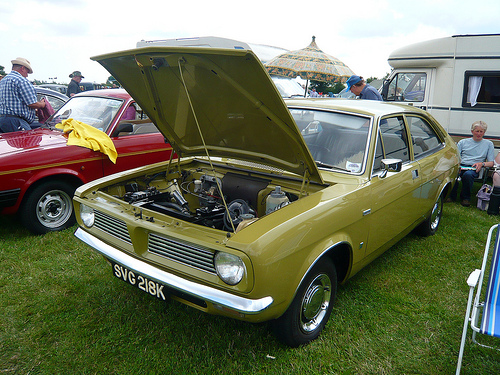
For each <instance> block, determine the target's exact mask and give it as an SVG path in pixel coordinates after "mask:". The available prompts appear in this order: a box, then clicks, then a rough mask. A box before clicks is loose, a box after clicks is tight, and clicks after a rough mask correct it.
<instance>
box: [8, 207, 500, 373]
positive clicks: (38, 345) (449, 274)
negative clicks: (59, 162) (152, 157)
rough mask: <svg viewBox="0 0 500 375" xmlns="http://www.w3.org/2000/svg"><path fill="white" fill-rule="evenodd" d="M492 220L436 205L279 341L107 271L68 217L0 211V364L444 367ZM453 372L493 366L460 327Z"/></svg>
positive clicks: (180, 369) (31, 369)
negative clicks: (295, 343) (43, 229)
mask: <svg viewBox="0 0 500 375" xmlns="http://www.w3.org/2000/svg"><path fill="white" fill-rule="evenodd" d="M497 220H498V218H497V217H490V216H488V215H487V214H486V213H485V212H481V211H479V210H477V209H476V208H474V207H470V208H464V207H461V206H460V205H459V204H446V205H445V212H444V217H443V221H442V223H441V227H440V228H439V231H438V233H437V234H436V235H435V236H432V237H428V238H420V237H417V236H415V235H413V234H410V235H409V236H407V237H406V238H405V239H404V240H402V241H401V242H399V243H398V244H397V245H396V246H394V247H392V248H391V249H390V250H389V251H387V252H386V253H385V254H383V255H382V256H381V257H380V258H378V259H377V260H376V261H375V262H373V263H372V264H371V265H369V266H368V267H367V268H365V269H364V270H362V271H361V272H360V273H359V274H357V275H356V276H355V277H354V278H352V279H351V280H349V281H348V282H347V283H346V284H344V285H342V286H340V288H339V291H338V296H337V301H336V304H335V307H334V310H333V313H332V316H331V318H330V321H329V323H328V324H327V326H326V328H325V330H324V331H323V333H322V335H321V336H320V338H319V339H318V340H316V341H314V342H312V343H311V344H310V345H307V346H304V347H300V348H298V349H290V348H287V347H285V346H283V345H282V344H280V343H279V342H277V341H276V339H275V338H274V336H273V335H272V334H271V333H270V329H269V326H268V324H267V323H264V324H258V325H253V324H249V323H244V322H239V321H235V320H231V319H227V318H221V317H216V316H210V315H207V314H204V313H202V312H199V311H197V310H195V309H192V308H189V307H186V306H184V305H181V304H179V303H177V302H175V301H172V302H170V303H164V302H161V301H159V300H157V299H155V298H152V297H150V296H148V295H146V294H144V293H142V292H140V291H139V290H138V289H134V288H133V287H131V286H129V285H127V284H125V283H123V282H121V281H119V280H118V279H116V278H114V277H113V276H112V274H111V267H110V266H109V265H108V264H107V263H106V262H105V261H104V259H103V258H102V257H101V256H99V255H97V254H96V253H95V252H94V251H92V250H91V249H90V248H88V247H87V246H86V245H84V244H83V243H81V242H79V241H78V240H77V239H76V238H75V237H74V236H73V231H74V229H75V228H73V229H69V230H66V231H63V232H59V233H50V234H47V235H45V236H33V235H31V234H29V233H28V232H27V231H26V230H24V229H22V228H21V227H20V225H19V223H17V222H16V221H14V220H12V218H10V217H0V374H157V373H171V374H212V373H221V374H237V373H238V374H301V375H302V374H452V373H454V371H455V366H456V361H457V357H458V349H459V345H460V336H461V331H462V324H463V318H464V314H465V307H466V306H465V305H466V302H467V295H468V287H467V285H466V279H467V277H468V275H469V273H470V272H471V271H472V270H473V269H475V268H478V267H480V263H481V257H482V253H483V247H484V243H485V239H486V235H487V231H488V228H489V227H490V226H491V225H492V224H494V223H495V222H497ZM388 230H390V228H388ZM463 373H466V374H487V373H489V374H495V373H496V374H498V373H500V356H499V354H498V353H497V352H495V351H492V350H488V349H483V348H480V347H477V346H473V345H471V344H470V334H469V338H468V343H467V345H466V349H465V355H464V363H463Z"/></svg>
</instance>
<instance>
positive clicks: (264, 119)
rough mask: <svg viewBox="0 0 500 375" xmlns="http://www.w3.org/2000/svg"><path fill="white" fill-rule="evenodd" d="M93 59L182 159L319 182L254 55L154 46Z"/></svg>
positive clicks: (315, 169) (232, 51)
mask: <svg viewBox="0 0 500 375" xmlns="http://www.w3.org/2000/svg"><path fill="white" fill-rule="evenodd" d="M92 59H93V60H95V61H98V62H99V63H100V64H102V65H103V66H104V68H106V69H107V70H108V71H109V72H110V73H111V75H112V76H113V77H114V78H116V79H117V80H118V81H119V82H120V83H121V84H122V85H123V87H124V88H125V89H126V90H127V91H128V92H129V94H130V95H131V96H132V97H133V98H134V99H135V100H136V101H137V102H138V103H139V105H140V106H141V108H142V109H143V110H144V111H145V112H146V113H147V114H148V116H149V117H150V118H151V119H152V120H153V121H154V122H155V123H156V125H157V126H158V128H159V129H160V130H161V132H162V133H163V134H164V135H165V136H166V137H167V138H168V140H169V142H170V143H171V145H172V146H173V147H174V149H175V150H176V151H177V152H178V154H179V155H180V156H207V152H208V154H209V155H210V156H217V157H227V158H234V159H241V160H246V161H251V162H257V163H262V164H266V165H271V166H274V167H277V168H280V169H283V170H286V171H289V172H293V173H296V174H298V175H301V176H304V175H305V176H306V177H307V178H308V179H310V180H313V181H316V182H322V179H321V176H320V174H319V171H318V169H317V167H316V165H315V163H314V160H313V159H312V157H311V154H310V153H309V150H308V149H307V146H306V144H305V142H304V140H303V138H302V136H301V134H300V131H299V129H298V128H297V125H296V124H295V122H294V120H293V118H292V116H291V114H290V112H289V111H288V109H287V107H286V105H285V103H284V102H283V99H282V98H281V96H280V94H279V92H278V90H277V89H276V87H275V86H274V84H273V82H272V80H271V78H270V77H269V75H268V74H267V72H266V70H265V68H264V66H263V65H262V63H261V62H260V61H259V59H258V58H257V57H256V56H255V54H254V53H253V52H252V51H249V50H246V49H243V50H242V49H222V48H206V47H205V48H204V47H157V46H154V47H144V48H137V49H132V50H127V51H122V52H116V53H111V54H106V55H100V56H95V57H92ZM205 147H206V149H205Z"/></svg>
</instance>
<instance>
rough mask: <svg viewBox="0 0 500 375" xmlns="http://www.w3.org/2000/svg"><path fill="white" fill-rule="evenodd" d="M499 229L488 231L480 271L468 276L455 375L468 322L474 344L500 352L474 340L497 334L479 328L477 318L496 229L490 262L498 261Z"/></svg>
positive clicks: (494, 226) (462, 350)
mask: <svg viewBox="0 0 500 375" xmlns="http://www.w3.org/2000/svg"><path fill="white" fill-rule="evenodd" d="M499 227H500V224H495V225H493V226H492V227H491V228H490V230H489V231H488V238H487V240H486V246H485V249H484V255H483V263H482V265H481V269H480V270H478V269H476V270H474V271H473V272H472V273H471V274H470V275H469V278H468V279H467V285H469V288H470V289H469V298H468V301H467V311H466V313H465V319H464V327H463V331H462V340H461V343H460V352H459V355H458V363H457V371H456V375H459V374H460V369H461V366H462V359H463V353H464V347H465V340H466V338H467V326H468V324H469V322H470V325H471V329H472V331H473V332H472V341H473V342H474V343H475V344H477V345H480V346H483V347H486V348H490V349H495V350H499V351H500V349H499V348H496V347H493V346H490V345H486V344H483V343H480V342H478V341H477V339H476V334H477V333H481V334H486V335H490V336H497V335H498V332H497V333H496V334H492V333H490V332H488V330H487V329H485V328H484V327H482V326H481V325H482V323H481V324H478V322H479V317H480V316H482V313H483V309H484V306H485V302H484V301H481V289H482V286H483V280H484V274H485V271H486V266H487V264H488V259H489V255H490V252H491V248H490V245H491V237H492V234H493V231H494V230H495V229H497V233H496V239H495V245H494V247H493V252H492V253H493V256H492V260H491V261H492V262H494V261H498V255H499V254H497V253H498V252H500V238H499V230H498V228H499ZM490 272H491V271H490ZM491 276H492V275H490V274H488V277H491ZM497 276H498V275H497ZM476 287H477V288H476ZM475 289H476V291H475V296H474V290H475ZM473 299H474V302H472V301H473ZM497 337H500V336H497Z"/></svg>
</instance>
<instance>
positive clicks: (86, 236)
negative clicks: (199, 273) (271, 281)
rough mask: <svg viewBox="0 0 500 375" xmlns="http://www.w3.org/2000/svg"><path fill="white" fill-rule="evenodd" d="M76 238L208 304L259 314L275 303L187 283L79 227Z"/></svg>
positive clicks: (133, 269) (122, 263) (121, 263)
mask: <svg viewBox="0 0 500 375" xmlns="http://www.w3.org/2000/svg"><path fill="white" fill-rule="evenodd" d="M75 236H76V238H78V239H80V240H81V241H83V242H85V243H86V244H87V245H89V246H90V247H92V248H93V249H94V250H96V251H97V252H98V253H101V254H102V255H103V256H104V257H105V258H107V259H110V260H112V261H113V262H115V263H118V264H120V265H122V266H124V267H127V268H128V269H130V270H132V271H135V272H137V273H140V274H142V275H144V276H148V277H149V278H151V279H153V280H155V281H157V282H160V283H162V284H164V285H166V286H167V287H170V288H173V289H176V290H179V291H181V292H183V293H186V294H189V295H191V296H194V297H197V298H200V299H203V300H205V301H208V302H211V303H215V304H218V305H221V306H224V307H227V308H229V309H231V310H235V311H238V312H240V313H242V314H249V315H253V314H258V313H260V312H261V311H263V310H265V309H267V308H268V307H269V306H271V304H272V303H273V298H272V297H271V296H267V297H263V298H260V299H249V298H243V297H239V296H235V295H233V294H230V293H228V292H224V291H222V290H218V289H215V288H212V287H209V286H206V285H202V284H198V283H195V282H193V281H189V280H185V279H183V278H181V277H179V276H176V275H173V274H171V273H168V272H166V271H162V270H160V269H158V268H156V267H153V266H152V265H150V264H148V263H146V262H144V261H142V260H139V259H136V258H134V257H132V256H130V255H128V254H125V253H124V252H122V251H120V250H118V249H116V248H114V247H112V246H110V245H108V244H106V243H104V242H103V241H101V240H100V239H98V238H97V237H95V236H93V235H92V234H90V233H87V232H85V231H84V230H83V229H82V228H78V229H77V230H76V232H75Z"/></svg>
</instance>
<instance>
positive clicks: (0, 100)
mask: <svg viewBox="0 0 500 375" xmlns="http://www.w3.org/2000/svg"><path fill="white" fill-rule="evenodd" d="M11 62H12V71H11V72H10V73H9V74H7V75H6V76H5V77H3V78H2V79H1V80H0V133H7V132H13V131H18V130H31V126H30V124H31V123H32V122H33V121H34V120H35V117H36V110H37V109H40V108H44V107H45V100H44V99H41V100H40V101H37V97H36V91H35V87H34V86H33V84H32V83H31V82H30V81H29V80H28V78H27V77H28V74H31V73H33V69H31V65H30V62H29V61H28V60H26V59H25V58H22V57H18V58H17V59H15V60H12V61H11Z"/></svg>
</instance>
